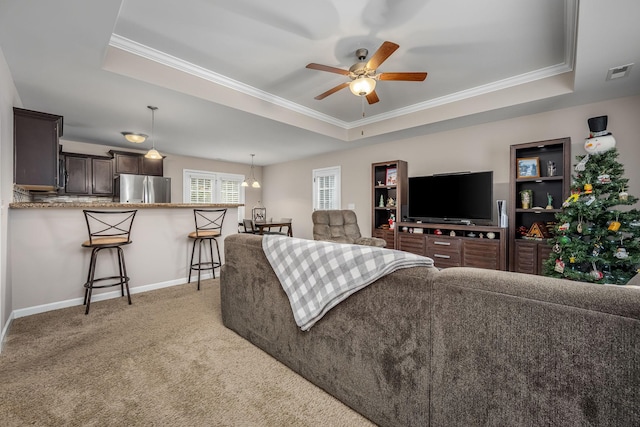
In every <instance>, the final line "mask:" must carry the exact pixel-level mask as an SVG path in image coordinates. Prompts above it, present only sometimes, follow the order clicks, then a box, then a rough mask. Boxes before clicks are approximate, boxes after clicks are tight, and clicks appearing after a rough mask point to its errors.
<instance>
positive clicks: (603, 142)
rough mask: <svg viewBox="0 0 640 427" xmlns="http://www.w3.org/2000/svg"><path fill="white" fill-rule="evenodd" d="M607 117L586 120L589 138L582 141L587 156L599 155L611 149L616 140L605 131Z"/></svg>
mask: <svg viewBox="0 0 640 427" xmlns="http://www.w3.org/2000/svg"><path fill="white" fill-rule="evenodd" d="M607 120H608V116H599V117H592V118H590V119H589V120H587V123H588V124H589V130H590V131H591V133H590V138H587V139H586V140H585V141H584V149H585V151H586V152H587V153H589V154H601V153H604V152H606V151H609V150H611V149H613V148H614V147H615V146H616V140H615V138H614V137H613V135H611V132H608V131H607Z"/></svg>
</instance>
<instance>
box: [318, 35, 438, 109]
mask: <svg viewBox="0 0 640 427" xmlns="http://www.w3.org/2000/svg"><path fill="white" fill-rule="evenodd" d="M399 47H400V46H399V45H397V44H395V43H393V42H389V41H385V42H384V43H382V46H380V47H379V48H378V50H377V51H376V53H374V54H373V56H372V57H371V59H369V61H368V62H365V59H366V58H367V54H368V53H369V51H368V50H367V49H365V48H360V49H358V50H356V57H357V58H358V62H356V63H355V64H353V65H352V66H351V67H350V68H349V69H348V70H343V69H341V68H336V67H330V66H328V65H322V64H314V63H311V64H309V65H307V68H310V69H312V70H320V71H328V72H330V73H336V74H342V75H343V76H348V77H349V78H350V79H351V81H350V82H345V83H341V84H339V85H338V86H336V87H334V88H332V89H329V90H328V91H326V92H324V93H321V94H320V95H318V96H316V97H315V99H317V100H321V99H324V98H326V97H327V96H329V95H331V94H333V93H336V92H337V91H339V90H340V89H344V88H345V87H347V86H349V89H351V92H353V94H354V95H356V96H366V97H367V101H368V102H369V104H375V103H376V102H378V101H380V99H379V98H378V95H377V94H376V91H375V88H376V80H396V81H408V82H421V81H424V79H426V78H427V73H378V74H376V70H377V69H378V67H379V66H380V65H381V64H382V63H383V62H384V61H386V60H387V58H388V57H389V56H391V54H392V53H393V52H395V51H396V49H398V48H399Z"/></svg>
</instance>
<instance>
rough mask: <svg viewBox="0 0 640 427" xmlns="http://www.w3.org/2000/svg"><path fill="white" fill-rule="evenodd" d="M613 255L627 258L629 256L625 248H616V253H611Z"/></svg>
mask: <svg viewBox="0 0 640 427" xmlns="http://www.w3.org/2000/svg"><path fill="white" fill-rule="evenodd" d="M613 256H614V257H616V258H618V259H627V258H629V253H628V252H627V249H626V248H618V249H616V253H615V254H613Z"/></svg>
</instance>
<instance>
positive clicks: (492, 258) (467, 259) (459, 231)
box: [396, 220, 508, 270]
mask: <svg viewBox="0 0 640 427" xmlns="http://www.w3.org/2000/svg"><path fill="white" fill-rule="evenodd" d="M396 227H397V233H398V249H399V250H401V251H406V252H412V253H415V254H418V255H422V256H427V257H429V258H432V259H433V261H434V263H435V266H436V267H439V268H446V267H477V268H486V269H491V270H507V268H508V263H507V237H508V236H507V234H508V230H507V228H502V227H496V226H492V225H472V224H470V225H466V224H462V223H460V221H459V220H458V221H457V222H456V223H422V222H399V223H397V225H396Z"/></svg>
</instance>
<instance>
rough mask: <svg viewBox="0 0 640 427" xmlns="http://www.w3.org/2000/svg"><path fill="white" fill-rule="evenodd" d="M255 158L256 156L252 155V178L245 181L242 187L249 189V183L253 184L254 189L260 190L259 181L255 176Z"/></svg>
mask: <svg viewBox="0 0 640 427" xmlns="http://www.w3.org/2000/svg"><path fill="white" fill-rule="evenodd" d="M254 156H255V154H252V155H251V173H250V175H251V177H250V178H249V180H247V179H245V180H244V181H242V184H241V185H242V186H243V187H248V186H249V182H251V186H252V187H253V188H260V183H259V182H258V180H257V179H256V177H255V175H254V174H253V157H254Z"/></svg>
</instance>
